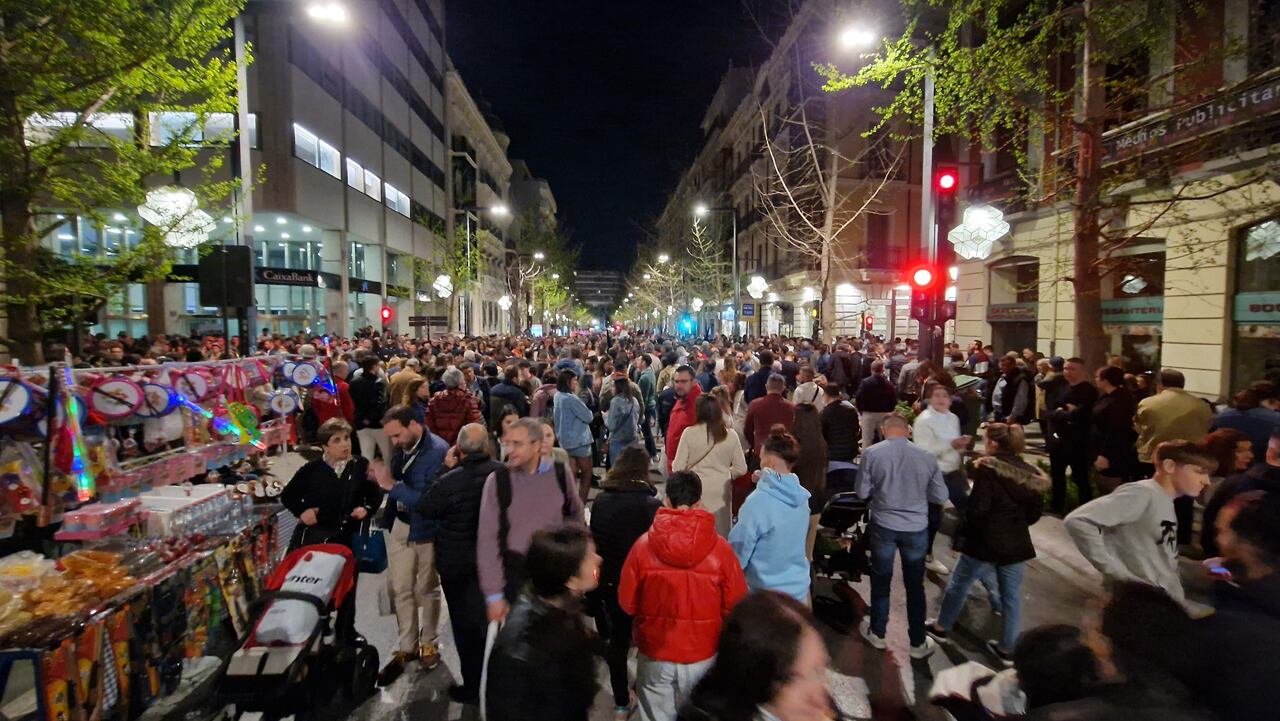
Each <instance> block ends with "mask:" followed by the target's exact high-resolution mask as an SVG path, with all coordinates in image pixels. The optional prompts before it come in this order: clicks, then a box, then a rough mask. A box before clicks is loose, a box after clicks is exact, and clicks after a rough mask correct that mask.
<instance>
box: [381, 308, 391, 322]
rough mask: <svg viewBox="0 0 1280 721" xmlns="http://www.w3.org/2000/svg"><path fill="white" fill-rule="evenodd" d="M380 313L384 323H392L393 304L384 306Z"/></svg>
mask: <svg viewBox="0 0 1280 721" xmlns="http://www.w3.org/2000/svg"><path fill="white" fill-rule="evenodd" d="M379 315H380V316H381V317H382V324H383V325H387V324H388V323H390V322H391V306H389V305H384V306H382V310H381V311H380V312H379Z"/></svg>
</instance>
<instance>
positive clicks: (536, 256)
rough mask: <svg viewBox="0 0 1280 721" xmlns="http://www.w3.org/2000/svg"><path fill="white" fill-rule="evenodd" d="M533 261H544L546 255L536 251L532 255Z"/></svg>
mask: <svg viewBox="0 0 1280 721" xmlns="http://www.w3.org/2000/svg"><path fill="white" fill-rule="evenodd" d="M533 259H534V260H546V259H547V256H546V254H545V253H543V252H542V251H538V252H536V253H534V254H533Z"/></svg>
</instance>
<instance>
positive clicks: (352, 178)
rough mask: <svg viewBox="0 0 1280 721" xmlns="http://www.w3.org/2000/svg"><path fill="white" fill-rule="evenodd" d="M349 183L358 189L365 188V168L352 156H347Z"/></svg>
mask: <svg viewBox="0 0 1280 721" xmlns="http://www.w3.org/2000/svg"><path fill="white" fill-rule="evenodd" d="M347 185H349V186H351V187H353V188H355V189H356V190H363V189H364V168H363V167H361V165H360V164H359V163H357V162H356V161H354V160H352V159H351V158H347Z"/></svg>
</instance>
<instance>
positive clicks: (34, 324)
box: [0, 193, 79, 365]
mask: <svg viewBox="0 0 1280 721" xmlns="http://www.w3.org/2000/svg"><path fill="white" fill-rule="evenodd" d="M0 214H3V232H4V262H5V267H6V268H8V269H10V271H12V270H14V269H26V270H28V271H29V270H30V269H33V268H35V267H36V263H37V251H38V249H39V246H38V240H37V239H36V237H35V224H34V218H33V216H32V214H31V205H30V203H29V200H28V199H27V198H24V197H21V196H20V195H17V194H8V193H6V194H5V195H4V197H2V198H0ZM4 288H5V293H6V294H7V295H9V296H10V297H11V298H14V299H15V301H16V302H11V303H8V304H6V306H5V315H6V317H7V319H8V321H9V322H8V334H7V335H8V337H9V338H10V339H11V340H12V341H13V345H12V346H11V347H10V348H9V351H10V353H11V354H12V355H13V356H14V357H16V358H17V360H18V362H20V363H22V364H23V365H35V364H37V363H40V362H41V361H43V360H44V358H43V357H42V353H41V352H40V350H41V343H40V317H39V314H38V312H37V309H38V304H37V303H36V302H35V297H36V294H37V293H36V292H37V288H36V282H35V279H34V278H33V277H32V276H30V275H28V274H27V273H23V272H17V273H14V272H6V273H5V278H4ZM77 342H78V340H77ZM78 351H79V349H73V350H72V352H73V353H77V354H78Z"/></svg>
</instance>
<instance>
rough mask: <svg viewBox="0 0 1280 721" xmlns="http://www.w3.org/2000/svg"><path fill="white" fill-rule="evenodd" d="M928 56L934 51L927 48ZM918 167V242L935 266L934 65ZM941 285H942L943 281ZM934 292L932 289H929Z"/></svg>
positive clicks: (924, 326) (929, 352) (928, 73)
mask: <svg viewBox="0 0 1280 721" xmlns="http://www.w3.org/2000/svg"><path fill="white" fill-rule="evenodd" d="M929 56H930V59H932V57H933V51H932V50H930V51H929ZM920 152H921V155H922V156H923V157H922V158H921V161H920V162H921V170H920V173H921V175H920V245H921V250H923V251H924V254H925V260H927V261H928V262H929V267H930V268H936V267H937V265H938V233H937V223H936V222H934V217H933V192H934V188H933V65H932V64H930V65H929V66H928V67H926V68H925V73H924V128H923V132H922V137H921V151H920ZM943 287H945V282H944V285H943ZM929 292H930V293H934V292H935V291H934V290H930V291H929ZM929 307H930V308H931V309H932V310H931V312H930V313H929V317H928V320H926V321H923V322H920V323H919V325H920V357H921V358H928V359H934V357H935V356H938V354H937V353H934V352H933V346H934V343H935V340H936V339H935V338H934V336H933V324H934V321H935V320H936V314H937V310H936V309H937V303H930V304H929Z"/></svg>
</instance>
